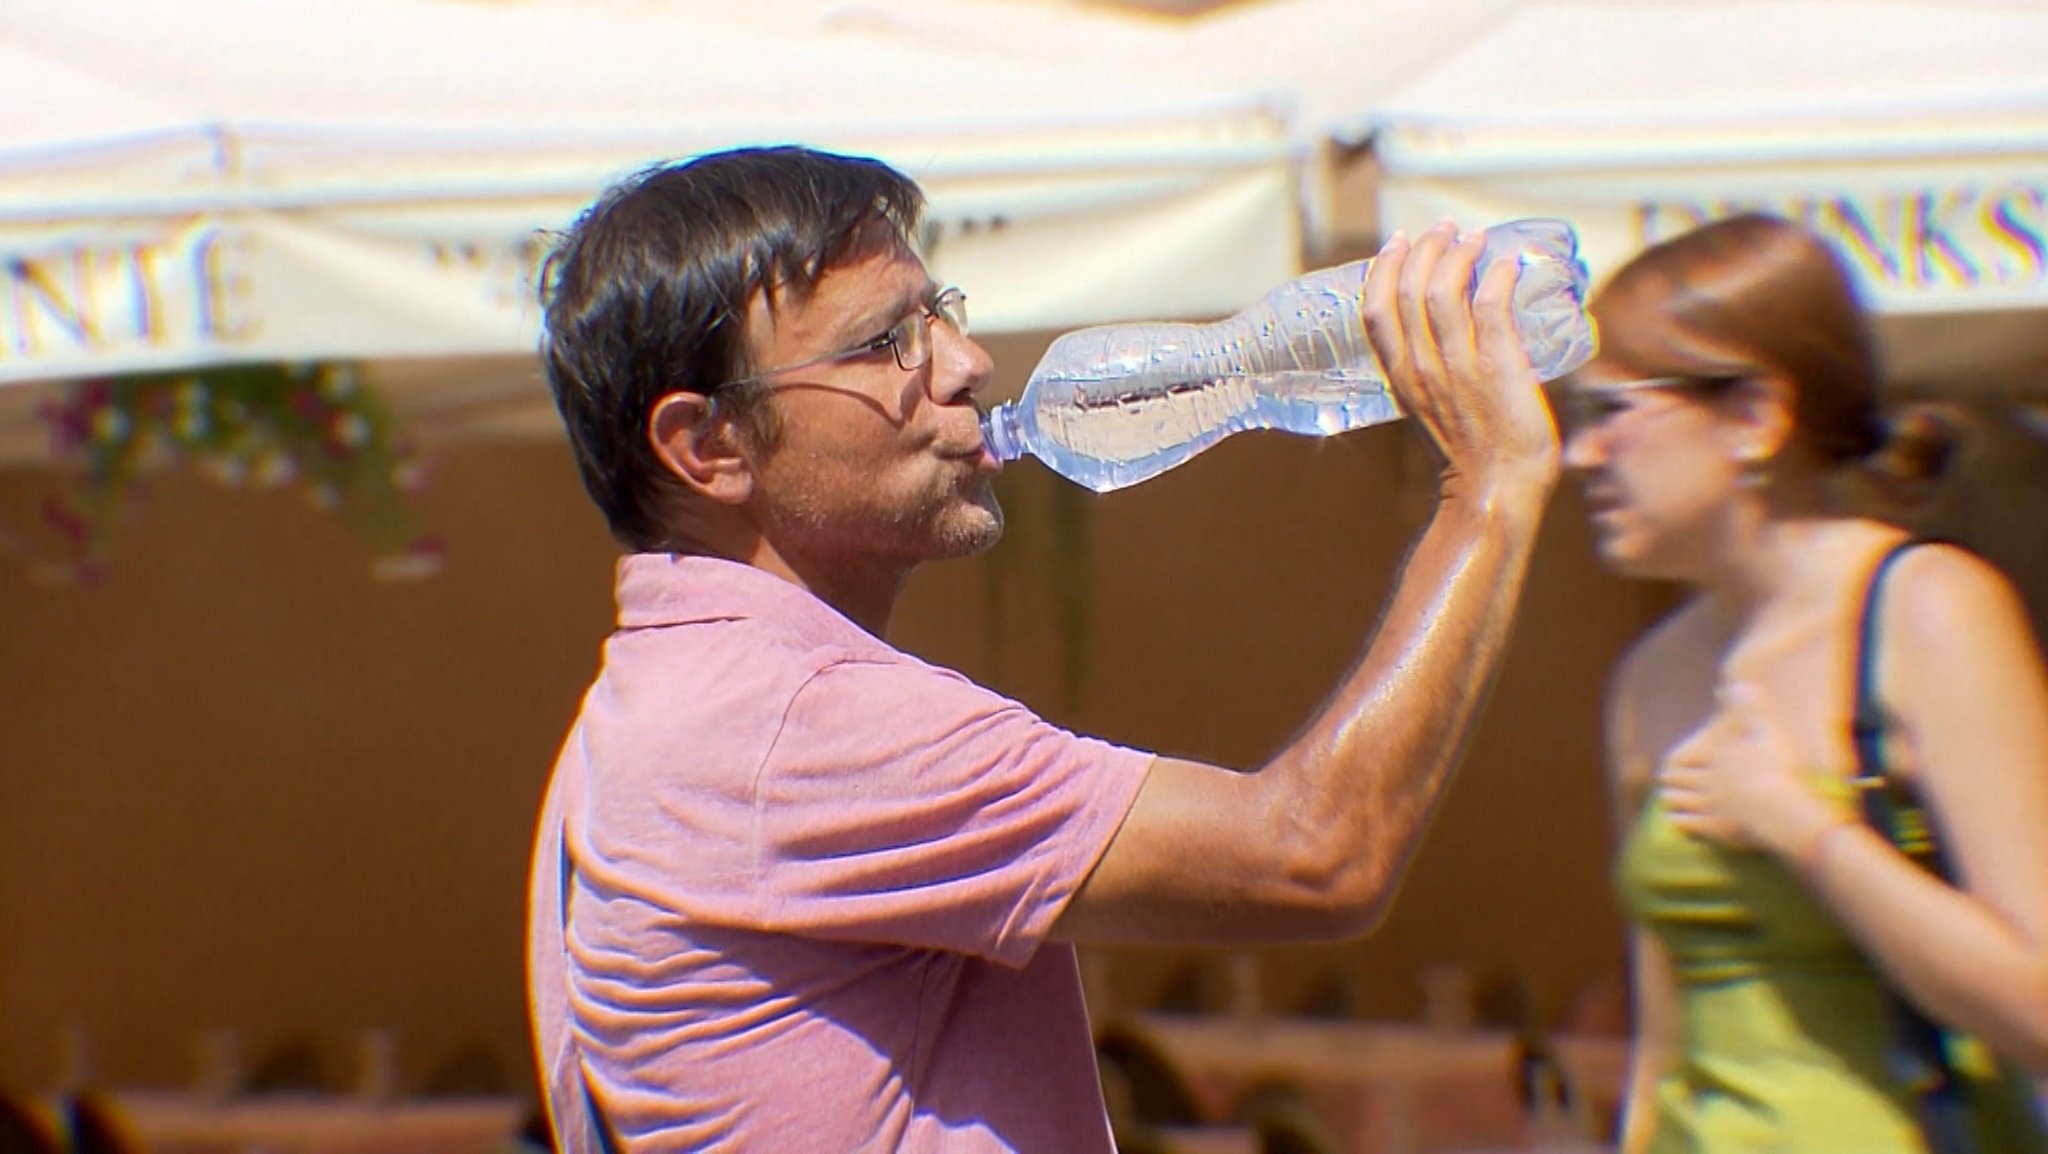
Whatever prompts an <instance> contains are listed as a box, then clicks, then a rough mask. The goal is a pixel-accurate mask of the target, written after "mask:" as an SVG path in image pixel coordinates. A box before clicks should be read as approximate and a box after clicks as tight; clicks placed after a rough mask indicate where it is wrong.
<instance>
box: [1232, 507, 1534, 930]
mask: <svg viewBox="0 0 2048 1154" xmlns="http://www.w3.org/2000/svg"><path fill="white" fill-rule="evenodd" d="M1550 489H1551V484H1550V480H1549V479H1548V478H1538V479H1535V480H1530V481H1526V482H1518V483H1516V484H1514V485H1510V486H1502V487H1498V488H1496V489H1494V490H1492V491H1491V492H1488V493H1486V494H1484V495H1483V496H1481V495H1460V494H1452V495H1449V496H1446V497H1445V498H1444V499H1443V500H1442V501H1441V502H1440V503H1439V504H1438V506H1437V509H1436V512H1435V515H1434V516H1433V517H1432V518H1431V520H1430V523H1429V526H1428V528H1427V529H1426V530H1425V531H1424V532H1423V535H1422V538H1421V540H1420V541H1419V542H1418V543H1417V545H1416V548H1415V551H1414V552H1413V553H1412V554H1411V555H1410V557H1409V558H1408V562H1407V564H1406V566H1405V568H1404V571H1403V573H1402V575H1401V579H1400V581H1399V583H1398V585H1397V587H1396V590H1395V593H1394V597H1393V599H1392V601H1391V602H1390V603H1389V605H1388V607H1387V612H1386V615H1385V616H1384V617H1383V618H1382V620H1381V622H1380V624H1379V627H1378V628H1377V629H1376V630H1375V632H1374V636H1373V638H1372V640H1371V641H1370V643H1369V644H1368V645H1367V647H1366V651H1365V654H1364V657H1363V658H1362V659H1361V661H1360V662H1359V665H1358V667H1357V668H1356V669H1354V670H1353V671H1352V672H1351V674H1350V676H1349V677H1347V678H1346V679H1345V681H1344V683H1343V684H1342V685H1341V686H1340V687H1339V688H1338V690H1337V692H1336V695H1335V696H1334V697H1333V698H1332V699H1331V701H1330V702H1329V704H1328V705H1327V706H1325V708H1324V709H1323V711H1322V713H1321V714H1319V715H1318V716H1317V718H1316V719H1315V721H1314V722H1312V723H1311V724H1310V725H1309V727H1308V729H1307V730H1306V731H1305V732H1304V733H1303V734H1302V735H1301V736H1300V737H1299V738H1297V739H1296V740H1295V741H1294V742H1293V743H1292V744H1290V745H1289V746H1288V748H1287V749H1286V750H1284V751H1283V752H1282V753H1281V754H1280V755H1279V756H1278V757H1276V758H1275V759H1274V760H1273V761H1272V762H1271V763H1270V764H1269V765H1268V766H1267V767H1266V769H1265V770H1264V771H1262V772H1268V773H1274V774H1276V775H1278V777H1279V779H1280V780H1279V782H1276V784H1279V785H1282V787H1283V788H1285V789H1286V790H1287V791H1288V794H1289V798H1290V803H1291V804H1290V809H1292V810H1293V812H1294V814H1295V819H1294V820H1295V822H1296V823H1298V825H1297V828H1298V829H1299V830H1300V831H1301V833H1302V834H1303V835H1304V836H1308V837H1313V838H1315V839H1317V840H1318V841H1319V842H1321V843H1322V844H1324V845H1325V847H1326V850H1327V854H1326V856H1327V858H1328V860H1329V861H1330V866H1331V869H1330V876H1331V878H1332V884H1334V885H1341V886H1342V887H1343V890H1344V892H1345V893H1346V894H1347V895H1349V897H1350V899H1351V900H1350V901H1349V902H1347V903H1346V904H1347V905H1352V906H1354V907H1355V908H1358V909H1359V911H1360V913H1361V914H1362V915H1363V916H1364V917H1366V919H1367V921H1368V924H1370V922H1372V921H1376V920H1377V919H1378V917H1379V915H1380V914H1381V913H1382V912H1383V911H1384V909H1385V907H1386V904H1387V903H1388V902H1389V901H1390V900H1391V899H1392V897H1393V894H1394V891H1395V889H1396V888H1397V887H1398V885H1399V883H1400V879H1401V875H1402V873H1403V872H1404V871H1405V869H1406V868H1407V864H1408V861H1409V859H1410V857H1411V856H1412V854H1413V852H1414V849H1415V846H1416V844H1417V842H1418V841H1420V839H1421V835H1422V833H1423V830H1424V829H1425V828H1426V827H1427V825H1428V822H1429V819H1430V816H1431V814H1432V813H1433V812H1434V811H1435V808H1436V804H1437V802H1438V800H1439V799H1440V798H1441V797H1442V795H1443V791H1444V786H1445V785H1446V783H1447V782H1448V781H1449V780H1450V777H1451V773H1452V771H1453V770H1454V769H1455V768H1456V766H1457V764H1458V762H1459V760H1460V759H1461V758H1462V757H1463V755H1464V751H1465V747H1466V745H1467V743H1468V741H1469V739H1470V735H1471V731H1472V726H1473V722H1474V719H1475V718H1476V716H1477V714H1478V712H1479V710H1480V708H1481V707H1482V705H1484V703H1485V700H1486V695H1487V692H1488V690H1489V688H1490V687H1491V686H1492V683H1493V679H1494V677H1495V675H1496V674H1497V673H1498V672H1499V669H1500V663H1501V656H1502V654H1503V652H1504V651H1505V650H1506V648H1507V642H1508V635H1509V631H1510V627H1511V626H1512V624H1513V621H1514V615H1515V610H1516V606H1517V604H1518V603H1519V601H1520V597H1521V592H1522V585H1523V583H1524V581H1525V580H1526V578H1527V575H1528V571H1529V563H1530V557H1531V554H1532V553H1533V551H1534V549H1535V544H1536V533H1537V528H1538V525H1539V524H1540V522H1541V520H1542V513H1543V507H1544V504H1545V502H1546V501H1547V500H1548V497H1549V494H1550ZM1361 928H1363V927H1361Z"/></svg>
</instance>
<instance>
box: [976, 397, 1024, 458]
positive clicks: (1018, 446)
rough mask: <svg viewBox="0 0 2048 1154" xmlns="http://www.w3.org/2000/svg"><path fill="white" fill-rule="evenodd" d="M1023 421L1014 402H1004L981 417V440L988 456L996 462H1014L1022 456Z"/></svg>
mask: <svg viewBox="0 0 2048 1154" xmlns="http://www.w3.org/2000/svg"><path fill="white" fill-rule="evenodd" d="M1022 426H1023V420H1022V418H1021V417H1020V416H1019V414H1018V411H1017V403H1016V402H1015V401H1004V402H1003V403H1002V404H1000V405H997V406H996V407H995V408H993V409H990V410H988V411H987V412H985V413H983V414H982V415H981V440H982V443H983V444H985V445H987V446H988V451H989V455H990V456H992V457H994V458H995V459H996V460H998V461H1014V460H1016V459H1017V458H1019V457H1022V456H1023V455H1024V430H1023V428H1022Z"/></svg>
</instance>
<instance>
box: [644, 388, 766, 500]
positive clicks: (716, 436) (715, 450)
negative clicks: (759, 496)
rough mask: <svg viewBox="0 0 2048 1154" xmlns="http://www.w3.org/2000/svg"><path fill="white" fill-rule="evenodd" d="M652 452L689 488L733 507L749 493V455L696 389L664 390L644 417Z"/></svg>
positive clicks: (728, 423)
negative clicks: (688, 391)
mask: <svg viewBox="0 0 2048 1154" xmlns="http://www.w3.org/2000/svg"><path fill="white" fill-rule="evenodd" d="M647 441H648V444H649V445H650V446H651V447H652V448H653V449H654V455H655V457H656V458H658V459H659V460H660V461H661V463H662V464H663V465H664V466H665V467H666V468H667V469H668V471H669V472H671V473H673V474H675V476H676V479H677V480H679V481H681V482H682V483H683V484H684V485H685V486H687V487H688V488H689V489H690V490H691V491H692V492H695V493H701V494H703V495H704V496H706V497H709V498H710V499H711V500H713V501H718V502H720V503H722V504H727V505H737V504H740V503H742V502H744V501H745V500H746V499H747V498H748V497H749V496H751V495H752V493H753V489H754V468H753V461H752V459H751V458H750V457H749V456H748V455H747V454H746V453H745V452H743V451H742V448H741V445H740V438H739V435H738V433H737V431H736V430H734V428H733V427H732V422H731V421H728V420H726V419H725V417H724V415H723V414H721V413H719V412H718V407H717V406H716V405H714V404H712V401H711V398H710V397H707V396H705V395H703V394H702V393H670V394H668V395H667V396H665V397H663V398H661V399H660V400H658V401H656V402H655V403H654V411H653V412H651V413H650V414H648V417H647Z"/></svg>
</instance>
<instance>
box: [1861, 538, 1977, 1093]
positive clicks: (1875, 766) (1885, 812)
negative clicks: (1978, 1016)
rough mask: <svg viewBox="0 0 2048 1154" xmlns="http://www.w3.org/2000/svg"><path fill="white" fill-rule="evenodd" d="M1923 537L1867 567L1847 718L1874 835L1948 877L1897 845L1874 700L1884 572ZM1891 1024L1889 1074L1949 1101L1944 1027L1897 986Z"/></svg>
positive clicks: (1895, 811) (1931, 858)
mask: <svg viewBox="0 0 2048 1154" xmlns="http://www.w3.org/2000/svg"><path fill="white" fill-rule="evenodd" d="M1929 543H1930V541H1929V540H1927V539H1925V538H1908V539H1907V540H1904V541H1901V542H1899V543H1898V544H1896V545H1894V546H1892V547H1891V548H1890V549H1888V550H1886V551H1885V554H1884V556H1882V557H1880V558H1878V561H1877V565H1876V566H1875V567H1874V568H1873V569H1872V570H1871V573H1870V584H1869V586H1868V588H1866V589H1865V590H1864V593H1863V609H1862V613H1861V615H1860V617H1859V618H1858V621H1857V625H1856V674H1855V676H1856V704H1855V708H1854V711H1853V712H1852V713H1851V714H1850V718H1849V731H1850V737H1851V739H1852V741H1853V742H1854V743H1855V746H1856V768H1857V775H1858V782H1857V784H1858V785H1859V786H1861V788H1860V789H1858V790H1857V794H1858V796H1859V797H1860V798H1861V800H1862V804H1863V817H1864V820H1866V821H1868V822H1869V823H1870V824H1871V825H1872V826H1874V827H1875V828H1876V830H1877V833H1878V836H1880V837H1882V838H1884V839H1885V840H1886V841H1888V842H1891V843H1892V844H1893V845H1895V846H1898V847H1899V849H1900V851H1901V852H1904V853H1907V855H1908V856H1909V857H1920V856H1924V860H1925V861H1926V863H1927V864H1928V865H1929V866H1930V867H1931V868H1933V869H1934V870H1935V871H1936V872H1938V873H1940V874H1941V875H1942V876H1943V877H1946V876H1947V870H1946V868H1945V863H1943V862H1942V860H1941V856H1940V853H1939V849H1940V847H1939V846H1938V845H1937V846H1933V847H1931V851H1932V852H1930V853H1928V854H1926V855H1916V854H1915V853H1913V852H1912V850H1913V847H1908V846H1905V845H1902V844H1900V841H1899V810H1900V808H1901V798H1902V796H1903V794H1902V791H1901V789H1900V787H1899V783H1898V781H1897V780H1896V779H1895V778H1893V777H1892V775H1891V773H1890V771H1889V770H1888V769H1887V768H1886V767H1885V763H1884V729H1885V719H1884V711H1883V709H1882V708H1881V707H1880V706H1879V705H1878V702H1877V603H1878V593H1879V592H1880V591H1881V590H1882V589H1883V587H1884V578H1885V574H1886V573H1888V572H1890V571H1891V567H1892V565H1893V563H1894V562H1896V561H1897V560H1898V559H1899V558H1901V557H1903V556H1905V555H1906V551H1907V550H1909V549H1911V548H1913V547H1914V546H1916V545H1924V544H1929ZM1889 993H1890V995H1891V999H1890V1000H1891V1003H1892V1016H1893V1025H1894V1035H1893V1046H1892V1053H1891V1060H1892V1065H1893V1073H1894V1076H1896V1077H1897V1078H1898V1079H1899V1080H1900V1081H1901V1082H1902V1083H1904V1084H1905V1085H1907V1086H1908V1087H1911V1088H1912V1089H1914V1090H1915V1091H1917V1092H1918V1093H1919V1094H1920V1095H1922V1096H1923V1097H1932V1098H1935V1099H1953V1097H1954V1095H1955V1094H1957V1093H1958V1087H1957V1085H1956V1078H1955V1071H1954V1069H1953V1068H1951V1066H1950V1064H1949V1058H1948V1047H1947V1045H1946V1043H1945V1042H1944V1040H1943V1034H1942V1029H1941V1027H1940V1026H1938V1025H1936V1024H1935V1023H1934V1022H1933V1021H1932V1020H1931V1019H1929V1018H1928V1017H1927V1015H1925V1014H1923V1013H1921V1012H1920V1009H1919V1007H1917V1006H1915V1005H1913V1004H1912V1002H1910V1001H1908V1000H1907V999H1906V997H1905V995H1903V994H1901V993H1899V992H1898V991H1897V990H1896V989H1894V990H1890V991H1889Z"/></svg>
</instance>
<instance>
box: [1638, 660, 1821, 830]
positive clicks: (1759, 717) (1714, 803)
mask: <svg viewBox="0 0 2048 1154" xmlns="http://www.w3.org/2000/svg"><path fill="white" fill-rule="evenodd" d="M1813 779H1814V771H1813V770H1812V769H1810V768H1808V766H1807V764H1806V759H1805V758H1804V757H1803V756H1801V755H1800V753H1799V751H1798V749H1797V748H1796V747H1795V746H1794V745H1793V743H1792V741H1791V739H1790V738H1788V737H1787V736H1786V735H1785V731H1784V729H1783V728H1782V727H1781V726H1780V725H1779V724H1778V722H1777V718H1776V717H1775V716H1774V715H1773V713H1772V711H1771V708H1770V704H1769V702H1768V701H1767V700H1766V699H1765V697H1764V695H1763V694H1762V693H1761V692H1759V691H1758V690H1757V688H1756V687H1755V686H1753V685H1747V684H1738V685H1733V686H1730V687H1729V688H1728V689H1727V690H1725V691H1724V692H1723V693H1722V694H1721V698H1720V709H1719V710H1718V711H1717V712H1716V713H1715V715H1714V717H1713V719H1712V720H1711V721H1709V722H1708V723H1707V725H1706V726H1705V727H1703V728H1702V729H1701V730H1700V731H1699V732H1698V733H1696V734H1694V735H1693V736H1692V737H1691V738H1689V739H1687V740H1686V741H1684V742H1683V743H1681V744H1680V745H1679V746H1678V747H1677V748H1676V749H1673V750H1672V751H1671V755H1670V757H1669V758H1668V759H1667V761H1666V763H1665V766H1664V769H1663V770H1662V772H1660V773H1659V774H1658V777H1657V790H1658V793H1659V794H1660V795H1661V796H1662V798H1663V800H1664V806H1665V809H1666V810H1667V811H1668V812H1669V813H1670V814H1671V819H1672V823H1673V824H1674V825H1676V826H1678V828H1680V829H1682V830H1684V831H1685V832H1687V833H1689V834H1692V835H1693V836H1695V837H1702V838H1706V839H1708V840H1709V841H1714V842H1718V843H1720V844H1722V845H1727V846H1734V847H1738V848H1762V849H1765V850H1769V851H1770V852H1771V853H1774V854H1776V855H1777V856H1778V857H1780V858H1782V859H1784V860H1785V861H1787V862H1790V863H1793V864H1795V865H1796V864H1799V863H1802V862H1804V861H1805V860H1806V858H1807V857H1808V856H1809V855H1810V854H1811V853H1812V851H1813V850H1814V849H1815V848H1816V847H1817V845H1818V843H1819V840H1820V837H1821V835H1823V834H1825V833H1826V832H1827V831H1828V830H1829V829H1830V828H1832V827H1834V826H1836V825H1840V824H1843V823H1845V822H1850V821H1854V820H1856V819H1855V817H1854V815H1852V814H1849V813H1845V812H1844V811H1843V810H1842V809H1841V808H1839V807H1838V806H1836V805H1835V804H1834V803H1832V802H1830V801H1829V800H1828V799H1827V798H1825V797H1823V796H1821V795H1820V793H1818V792H1817V791H1816V790H1815V789H1814V780H1813Z"/></svg>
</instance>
